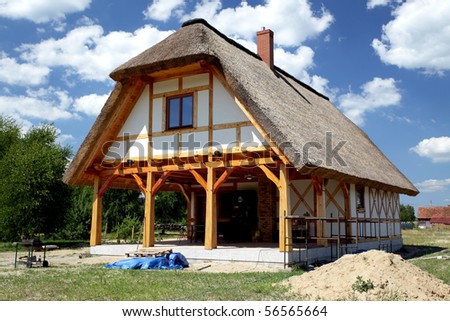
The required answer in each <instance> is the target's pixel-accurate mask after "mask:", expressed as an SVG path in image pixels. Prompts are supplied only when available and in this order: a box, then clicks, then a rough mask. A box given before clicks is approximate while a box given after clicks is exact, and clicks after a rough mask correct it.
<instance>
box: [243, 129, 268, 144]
mask: <svg viewBox="0 0 450 321" xmlns="http://www.w3.org/2000/svg"><path fill="white" fill-rule="evenodd" d="M260 146H268V144H267V143H266V141H265V140H264V138H263V137H262V135H261V134H260V133H259V131H258V130H257V129H256V127H255V126H245V127H241V147H244V148H245V147H260Z"/></svg>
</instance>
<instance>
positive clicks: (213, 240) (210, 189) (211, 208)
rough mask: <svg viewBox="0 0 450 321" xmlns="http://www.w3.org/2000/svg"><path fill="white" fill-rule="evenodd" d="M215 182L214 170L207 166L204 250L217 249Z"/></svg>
mask: <svg viewBox="0 0 450 321" xmlns="http://www.w3.org/2000/svg"><path fill="white" fill-rule="evenodd" d="M215 181H216V169H215V168H213V167H210V166H208V178H207V181H206V218H205V249H206V250H212V249H215V248H217V213H216V195H215V194H214V183H215Z"/></svg>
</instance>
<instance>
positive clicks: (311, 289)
mask: <svg viewBox="0 0 450 321" xmlns="http://www.w3.org/2000/svg"><path fill="white" fill-rule="evenodd" d="M442 259H444V260H448V259H449V257H448V256H442ZM358 276H360V277H362V281H365V282H368V281H369V280H370V281H372V283H373V289H371V290H368V291H367V292H364V291H362V288H361V287H359V288H357V289H359V290H360V291H358V290H354V289H352V285H353V284H355V282H356V279H357V277H358ZM285 284H286V285H288V286H289V287H290V288H291V291H293V292H295V293H296V294H298V295H300V296H301V297H303V298H306V299H310V300H327V301H335V300H364V301H368V300H401V301H414V300H417V301H438V300H444V301H449V300H450V286H449V285H446V284H445V283H444V282H443V281H441V280H439V279H437V278H435V277H434V276H432V275H430V274H428V273H426V272H425V271H423V270H421V269H420V268H418V267H416V266H414V265H413V264H411V263H409V262H407V261H405V260H404V259H402V258H401V257H400V256H399V255H397V254H393V253H386V252H383V251H376V250H371V251H367V252H363V253H360V254H350V255H344V256H343V257H341V258H340V259H339V260H337V261H335V262H333V263H330V264H326V265H323V266H321V267H319V268H317V269H315V270H313V271H311V272H308V273H304V274H302V275H300V276H294V277H291V278H289V279H288V280H287V281H285Z"/></svg>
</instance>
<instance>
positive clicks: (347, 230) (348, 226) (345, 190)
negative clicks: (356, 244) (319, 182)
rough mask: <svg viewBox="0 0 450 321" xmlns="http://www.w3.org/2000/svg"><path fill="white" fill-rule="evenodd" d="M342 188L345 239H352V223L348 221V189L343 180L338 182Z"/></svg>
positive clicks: (349, 214) (349, 211) (349, 213)
mask: <svg viewBox="0 0 450 321" xmlns="http://www.w3.org/2000/svg"><path fill="white" fill-rule="evenodd" d="M340 186H341V188H342V192H343V193H344V211H345V234H346V236H347V240H351V239H352V223H350V222H349V221H350V219H351V215H352V214H351V210H350V191H349V189H348V185H347V184H346V183H344V182H341V183H340Z"/></svg>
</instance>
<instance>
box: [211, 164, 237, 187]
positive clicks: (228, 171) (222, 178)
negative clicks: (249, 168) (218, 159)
mask: <svg viewBox="0 0 450 321" xmlns="http://www.w3.org/2000/svg"><path fill="white" fill-rule="evenodd" d="M235 169H236V167H230V168H227V169H226V170H225V172H223V173H222V175H220V177H219V179H218V180H217V181H216V182H215V183H214V193H217V191H218V190H219V188H220V186H221V185H222V184H223V183H225V182H226V180H227V179H228V177H230V175H231V174H232V173H233V172H234V171H235Z"/></svg>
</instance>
